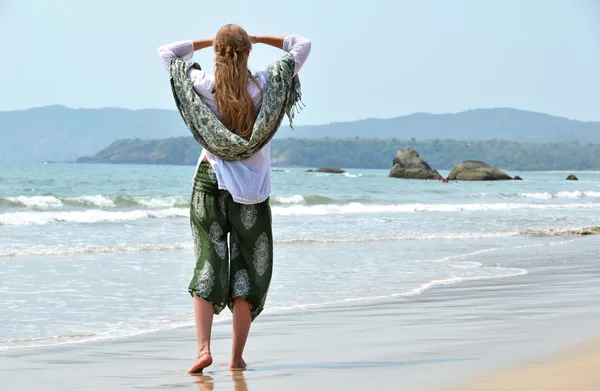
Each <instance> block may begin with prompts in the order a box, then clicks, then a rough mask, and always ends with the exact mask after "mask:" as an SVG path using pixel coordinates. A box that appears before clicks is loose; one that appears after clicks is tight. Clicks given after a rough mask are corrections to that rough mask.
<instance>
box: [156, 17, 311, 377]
mask: <svg viewBox="0 0 600 391" xmlns="http://www.w3.org/2000/svg"><path fill="white" fill-rule="evenodd" d="M254 43H263V44H267V45H271V46H274V47H276V48H280V49H283V50H284V51H286V52H288V53H289V54H291V55H292V57H293V59H294V75H296V74H297V73H298V72H299V71H300V68H302V65H303V64H304V62H305V61H306V58H307V57H308V55H309V53H310V49H311V43H310V41H309V40H308V39H306V38H304V37H302V36H299V35H289V36H285V37H283V36H249V35H248V34H247V33H246V31H244V29H242V28H241V27H240V26H237V25H233V24H229V25H226V26H224V27H222V28H221V29H220V30H219V32H218V33H217V35H216V37H215V38H214V39H201V40H196V41H180V42H175V43H172V44H169V45H164V46H161V47H160V48H159V49H158V53H159V55H160V58H161V60H162V62H163V64H164V66H165V67H166V68H167V70H169V69H170V67H171V62H172V60H173V59H175V58H180V59H182V60H189V59H191V58H192V56H193V53H194V51H196V50H201V49H204V48H208V47H210V46H212V47H213V49H214V52H215V73H214V76H212V75H209V74H208V73H206V72H204V71H202V70H200V69H197V68H191V69H190V70H189V71H188V73H187V77H188V78H189V79H190V80H191V81H192V83H193V89H194V91H195V92H196V93H197V94H198V95H199V96H200V97H201V99H202V101H203V102H204V103H205V104H206V105H207V106H208V108H209V109H210V110H211V111H212V112H213V113H214V114H215V115H216V117H217V118H218V119H219V120H220V121H221V123H222V124H223V125H225V126H226V127H227V129H229V130H230V131H231V132H233V133H235V134H237V135H238V136H240V137H243V138H244V139H249V138H250V137H251V135H252V131H253V126H254V122H255V119H256V116H257V113H258V112H259V111H260V109H261V106H262V104H263V91H264V90H265V87H266V86H267V84H268V77H269V74H268V72H267V71H262V72H258V73H255V74H251V73H250V71H249V70H248V57H249V55H250V52H251V49H252V44H254ZM270 172H271V150H270V143H268V144H266V146H265V147H263V148H262V149H261V150H260V151H259V152H257V153H255V154H254V155H252V156H251V157H249V158H247V159H245V160H237V161H232V160H222V159H220V158H219V157H217V156H215V155H214V154H212V153H211V152H209V151H207V150H206V149H203V151H202V154H201V155H200V158H199V160H198V166H197V169H196V176H195V178H194V186H193V191H192V203H191V210H190V223H191V229H192V237H193V240H194V253H195V257H196V267H195V269H194V276H193V278H192V281H191V282H190V285H189V288H188V291H189V292H190V294H191V295H192V297H193V301H194V315H195V321H196V333H197V337H198V356H197V357H196V361H195V362H194V364H193V365H192V366H191V368H190V369H189V371H188V373H190V374H194V373H200V372H202V370H203V369H204V368H206V367H208V366H209V365H211V364H212V362H213V359H212V356H211V353H210V336H211V329H212V321H213V314H217V315H218V314H219V313H220V312H221V311H222V310H223V309H224V308H225V306H228V307H229V309H230V310H231V311H232V312H233V341H232V345H233V346H232V356H231V363H230V368H231V369H244V368H245V367H246V363H245V362H244V359H243V358H242V354H243V351H244V346H245V345H246V340H247V337H248V333H249V331H250V324H251V322H252V321H253V320H254V319H255V318H256V317H257V316H258V315H259V314H260V313H261V312H262V310H263V308H264V305H265V300H266V297H267V292H268V289H269V285H270V281H271V275H272V269H273V236H272V228H271V210H270V206H269V196H270V191H271V182H270ZM228 234H230V240H229V243H228V240H227V235H228Z"/></svg>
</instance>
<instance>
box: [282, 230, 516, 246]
mask: <svg viewBox="0 0 600 391" xmlns="http://www.w3.org/2000/svg"><path fill="white" fill-rule="evenodd" d="M520 234H521V233H520V232H519V231H516V230H515V231H505V232H488V233H486V232H454V233H428V234H418V235H411V234H401V235H389V236H365V237H354V238H352V237H350V238H349V237H338V238H323V237H320V238H293V239H281V240H275V243H276V244H278V243H279V244H302V243H306V244H309V243H371V242H395V241H412V240H416V241H427V240H457V239H495V238H508V237H512V236H518V235H520Z"/></svg>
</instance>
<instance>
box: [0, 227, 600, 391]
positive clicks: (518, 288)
mask: <svg viewBox="0 0 600 391" xmlns="http://www.w3.org/2000/svg"><path fill="white" fill-rule="evenodd" d="M599 243H600V239H598V237H587V238H581V239H578V240H576V241H574V242H572V243H567V244H565V245H562V246H558V247H557V246H549V247H535V248H531V249H530V250H528V251H530V252H527V251H525V250H523V249H515V250H514V251H515V253H514V254H519V256H521V257H523V259H526V258H527V256H529V255H531V254H539V253H540V251H543V253H542V254H543V255H542V257H543V261H542V262H541V263H540V264H539V265H533V266H529V267H528V270H529V273H528V274H526V275H522V276H519V277H513V278H499V279H492V280H475V281H469V282H463V283H460V284H455V285H440V286H436V287H435V288H434V289H431V290H430V291H428V292H426V293H424V294H422V295H417V296H411V297H394V298H388V299H382V300H374V301H368V302H366V301H365V302H353V303H345V304H337V305H332V306H328V307H320V308H308V309H299V310H294V311H290V312H279V313H272V314H266V315H265V316H263V317H259V318H258V319H257V321H256V322H255V323H254V324H253V326H252V330H251V335H250V338H249V341H248V346H247V354H246V361H247V362H248V363H249V365H250V369H249V370H248V371H246V372H244V373H243V374H242V375H241V377H240V376H238V375H239V374H238V375H235V374H234V376H232V374H231V373H230V372H229V370H228V369H227V365H228V362H229V360H228V359H229V356H228V355H229V351H230V338H231V337H230V335H231V330H230V328H231V324H230V323H229V322H222V323H216V324H215V326H214V328H213V344H212V345H213V346H212V347H211V350H212V352H213V356H214V358H215V364H213V366H212V367H210V368H209V369H207V371H206V373H205V377H203V378H193V377H190V376H187V375H186V374H185V370H186V369H187V367H188V366H189V365H190V363H191V361H192V360H193V357H194V355H195V344H196V342H195V333H194V329H193V328H190V327H187V328H180V329H174V330H167V331H161V332H156V333H152V334H146V335H139V336H136V337H130V338H126V339H120V340H113V341H102V342H95V343H81V344H74V345H70V346H58V347H50V348H43V349H35V348H34V349H15V350H9V351H4V352H0V380H1V381H2V384H3V385H6V386H5V387H3V389H4V390H7V391H12V390H22V389H33V388H38V387H39V388H44V389H45V390H47V391H59V390H60V391H62V390H64V389H80V390H106V389H111V390H121V389H122V390H130V389H132V388H141V389H163V388H181V389H184V390H197V389H201V390H211V389H213V388H215V389H231V388H232V384H233V387H236V389H241V390H253V391H256V390H260V391H270V390H273V391H275V390H281V389H285V390H286V391H287V390H291V391H294V390H306V389H315V390H321V389H324V390H327V389H345V390H360V389H373V387H374V386H375V385H376V388H377V389H378V390H398V389H402V390H406V391H410V390H415V391H417V390H418V391H437V390H446V389H448V386H450V385H455V384H458V385H459V387H460V384H469V381H470V379H475V380H473V381H479V380H477V379H479V376H483V377H485V376H487V375H485V374H487V373H491V374H492V375H490V376H495V375H493V374H494V373H496V371H502V369H501V368H522V367H523V368H525V367H526V365H527V364H522V363H527V362H531V361H532V360H534V361H536V360H540V357H545V356H546V355H549V354H552V355H554V354H556V353H555V352H557V351H558V352H560V351H561V349H564V348H565V347H566V346H570V345H572V344H574V343H582V342H583V341H588V340H591V338H597V337H598V330H599V329H600V311H598V308H597V302H598V299H599V298H600V291H598V288H597V287H598V279H599V278H600V271H599V270H598V268H597V263H596V262H595V259H590V258H588V257H583V254H586V253H589V254H595V252H597V250H596V249H597V248H598V244H599ZM573 251H576V254H581V255H582V256H581V257H577V258H572V254H574V252H573ZM569 254H571V257H569ZM510 255H511V254H508V255H507V256H510ZM564 259H570V262H568V263H567V262H564V261H563V260H564ZM520 266H523V265H522V264H521V263H519V262H518V261H517V262H515V263H514V264H512V265H511V267H520ZM217 319H218V318H217ZM569 329H575V330H577V332H576V333H573V332H568V331H566V330H569ZM583 343H584V344H586V343H588V342H583ZM594 346H597V345H596V344H595V345H594ZM599 349H600V348H599ZM562 355H563V353H559V356H561V357H562ZM532 373H533V372H532ZM236 376H237V377H236ZM519 376H521V375H519ZM240 387H242V388H240ZM243 387H245V388H243ZM513 389H514V388H513ZM538 389H539V388H538ZM450 390H452V391H454V390H462V389H461V388H451V389H450ZM466 390H468V391H470V390H471V389H468V388H467V389H466ZM473 390H479V391H485V388H484V389H481V388H474V389H473ZM532 390H535V388H533V389H532ZM494 391H495V390H494ZM544 391H546V389H544ZM573 391H577V390H576V389H574V390H573ZM581 391H588V390H585V389H582V390H581Z"/></svg>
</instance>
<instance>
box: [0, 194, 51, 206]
mask: <svg viewBox="0 0 600 391" xmlns="http://www.w3.org/2000/svg"><path fill="white" fill-rule="evenodd" d="M0 206H4V207H13V208H15V207H16V208H40V209H48V208H60V207H61V206H63V203H62V201H61V200H60V199H58V198H56V197H54V196H18V197H6V198H0Z"/></svg>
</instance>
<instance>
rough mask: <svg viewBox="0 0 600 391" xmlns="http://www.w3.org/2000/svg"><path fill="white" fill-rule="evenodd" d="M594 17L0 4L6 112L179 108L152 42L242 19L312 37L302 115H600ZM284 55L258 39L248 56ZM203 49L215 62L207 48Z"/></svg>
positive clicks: (531, 10)
mask: <svg viewBox="0 0 600 391" xmlns="http://www.w3.org/2000/svg"><path fill="white" fill-rule="evenodd" d="M171 4H179V5H178V6H177V7H178V8H175V7H174V6H173V5H171ZM598 20H600V1H598V0H570V1H566V0H565V1H562V0H544V1H541V0H540V1H538V0H527V1H522V0H520V1H517V0H504V1H500V0H499V1H495V0H488V1H480V0H453V1H442V0H438V1H429V0H420V1H400V0H396V1H377V0H373V1H369V2H352V1H323V0H321V1H312V0H304V1H281V2H276V1H262V0H261V1H215V0H213V1H197V0H191V1H185V2H175V3H173V2H167V1H164V0H163V1H153V0H145V1H137V0H119V1H116V0H104V1H101V2H89V1H81V0H78V1H71V0H54V1H46V0H44V1H42V0H13V1H11V0H0V48H1V50H2V57H1V61H2V67H1V68H0V110H19V109H25V108H29V107H37V106H44V105H50V104H63V105H66V106H68V107H94V108H95V107H126V108H132V109H140V108H168V109H174V104H173V101H172V97H171V95H170V90H169V84H168V77H167V73H166V71H165V70H164V69H163V68H162V66H161V65H160V62H159V61H158V57H157V55H156V48H157V47H158V46H159V45H160V44H163V43H167V42H170V41H175V40H182V39H195V38H205V37H212V36H213V35H214V34H215V32H216V31H217V30H218V28H219V27H220V26H221V25H223V24H225V23H230V22H233V23H238V24H241V25H242V26H243V27H245V28H246V30H248V32H249V33H250V34H261V35H262V34H276V35H285V34H290V33H296V34H302V35H305V36H307V37H309V38H310V39H311V40H312V41H313V50H312V53H311V56H310V57H309V59H308V61H307V63H306V65H305V68H304V69H303V70H302V72H301V81H302V84H303V93H304V95H303V97H304V101H305V103H306V104H307V107H306V108H305V109H304V110H303V111H302V112H301V114H300V115H299V116H298V117H297V121H296V122H297V123H298V124H314V123H329V122H338V121H349V120H355V119H361V118H368V117H384V118H385V117H393V116H398V115H404V114H409V113H413V112H432V113H445V112H457V111H462V110H467V109H472V108H480V107H514V108H519V109H526V110H532V111H539V112H545V113H549V114H554V115H559V116H565V117H569V118H575V119H581V120H600V103H599V102H600V74H599V70H600V27H599V26H600V24H599V23H598ZM279 55H280V53H279V51H278V50H277V49H274V48H268V47H264V46H262V47H261V46H256V47H255V50H254V51H253V54H252V56H251V61H250V65H251V67H252V68H254V69H259V68H262V67H263V66H265V65H266V64H268V63H269V62H271V61H273V60H274V59H276V58H277V57H278V56H279ZM195 59H196V60H197V61H198V62H199V63H200V64H201V65H202V66H203V68H205V69H212V52H211V50H210V49H209V50H205V51H204V52H199V53H197V55H196V57H195Z"/></svg>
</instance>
